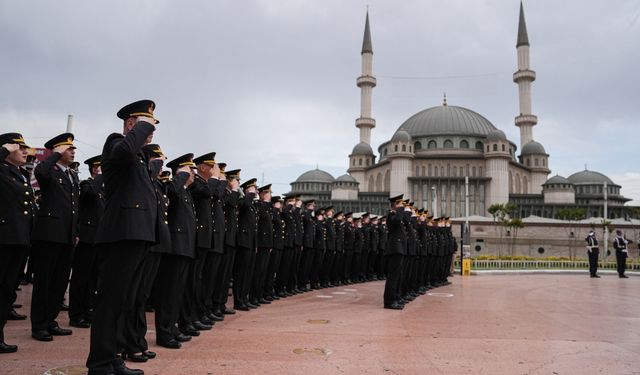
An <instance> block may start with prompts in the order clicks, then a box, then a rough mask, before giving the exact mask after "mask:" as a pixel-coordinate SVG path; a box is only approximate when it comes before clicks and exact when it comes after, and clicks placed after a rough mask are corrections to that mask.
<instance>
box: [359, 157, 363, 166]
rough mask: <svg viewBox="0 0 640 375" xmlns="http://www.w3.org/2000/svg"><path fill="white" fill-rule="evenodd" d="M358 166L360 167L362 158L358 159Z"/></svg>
mask: <svg viewBox="0 0 640 375" xmlns="http://www.w3.org/2000/svg"><path fill="white" fill-rule="evenodd" d="M358 165H359V166H362V158H360V159H358Z"/></svg>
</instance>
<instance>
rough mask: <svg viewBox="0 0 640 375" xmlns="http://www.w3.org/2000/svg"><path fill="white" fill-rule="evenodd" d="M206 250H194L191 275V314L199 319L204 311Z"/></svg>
mask: <svg viewBox="0 0 640 375" xmlns="http://www.w3.org/2000/svg"><path fill="white" fill-rule="evenodd" d="M208 253H209V251H208V249H205V248H198V249H196V259H195V260H194V270H193V272H194V274H193V287H192V289H191V290H192V292H193V295H192V297H191V298H192V300H193V313H194V315H195V316H196V317H197V318H198V319H200V317H201V316H202V314H203V313H204V311H205V306H204V301H205V299H204V293H203V289H204V282H205V280H204V268H205V266H206V262H207V254H208Z"/></svg>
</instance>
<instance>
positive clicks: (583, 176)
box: [568, 170, 616, 185]
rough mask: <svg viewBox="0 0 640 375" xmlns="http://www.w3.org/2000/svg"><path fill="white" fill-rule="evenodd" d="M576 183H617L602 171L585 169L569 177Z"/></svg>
mask: <svg viewBox="0 0 640 375" xmlns="http://www.w3.org/2000/svg"><path fill="white" fill-rule="evenodd" d="M568 180H569V181H571V182H572V183H573V184H574V185H602V184H604V183H605V182H606V183H607V185H616V183H615V182H613V181H611V179H610V178H609V177H607V176H605V175H603V174H602V173H600V172H596V171H589V170H584V171H581V172H577V173H574V174H572V175H571V176H569V177H568Z"/></svg>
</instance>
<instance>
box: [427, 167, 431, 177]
mask: <svg viewBox="0 0 640 375" xmlns="http://www.w3.org/2000/svg"><path fill="white" fill-rule="evenodd" d="M427 171H428V172H427V176H429V177H431V164H429V166H428V168H427Z"/></svg>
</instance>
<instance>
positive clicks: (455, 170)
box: [453, 167, 458, 177]
mask: <svg viewBox="0 0 640 375" xmlns="http://www.w3.org/2000/svg"><path fill="white" fill-rule="evenodd" d="M453 177H458V167H453Z"/></svg>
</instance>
